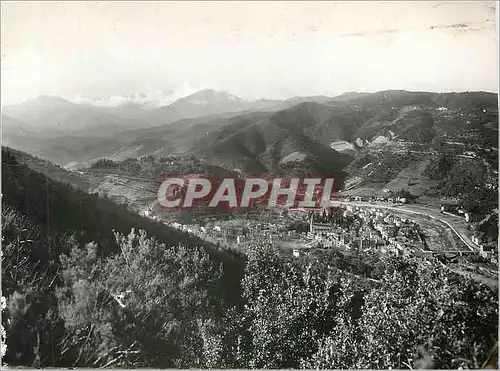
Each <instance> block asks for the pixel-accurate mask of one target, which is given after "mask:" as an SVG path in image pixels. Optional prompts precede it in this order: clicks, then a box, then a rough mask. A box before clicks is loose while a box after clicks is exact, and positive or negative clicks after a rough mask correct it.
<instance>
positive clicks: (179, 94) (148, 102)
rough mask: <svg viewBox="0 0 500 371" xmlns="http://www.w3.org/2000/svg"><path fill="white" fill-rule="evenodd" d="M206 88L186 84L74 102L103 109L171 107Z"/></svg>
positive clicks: (79, 99) (77, 98) (77, 99)
mask: <svg viewBox="0 0 500 371" xmlns="http://www.w3.org/2000/svg"><path fill="white" fill-rule="evenodd" d="M205 88H206V87H204V86H191V85H190V84H189V83H187V82H186V83H184V84H183V85H182V86H181V87H180V88H179V89H176V90H173V91H172V90H154V91H150V92H147V93H133V94H127V95H115V96H110V97H106V98H98V99H89V98H85V97H82V96H77V97H75V98H74V99H73V100H72V101H73V102H74V103H79V104H91V105H94V106H101V107H118V106H124V105H128V104H137V105H141V106H144V107H145V108H157V107H161V106H166V105H169V104H171V103H173V102H175V101H176V100H178V99H180V98H183V97H186V96H188V95H191V94H193V93H195V92H197V91H200V90H203V89H205Z"/></svg>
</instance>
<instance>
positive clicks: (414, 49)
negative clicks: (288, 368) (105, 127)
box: [1, 1, 498, 106]
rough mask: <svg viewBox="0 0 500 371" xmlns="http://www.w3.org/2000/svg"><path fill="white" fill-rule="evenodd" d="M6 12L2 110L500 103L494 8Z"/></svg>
mask: <svg viewBox="0 0 500 371" xmlns="http://www.w3.org/2000/svg"><path fill="white" fill-rule="evenodd" d="M1 6H2V91H1V95H2V106H3V105H8V104H14V103H19V102H22V101H25V100H29V99H32V98H35V97H37V96H41V95H48V96H58V97H61V98H64V99H67V100H70V101H76V102H86V101H91V102H93V101H95V100H99V99H102V98H108V97H111V98H112V99H124V98H113V97H116V96H122V95H137V94H144V95H145V98H144V99H149V98H151V99H159V100H161V99H167V98H168V99H174V98H180V97H181V96H185V95H189V94H191V93H193V92H195V91H197V90H201V89H205V88H209V89H214V90H221V91H226V92H229V93H231V94H234V95H237V96H239V97H242V98H244V99H252V100H253V99H261V98H266V99H288V98H292V97H295V96H312V95H326V96H336V95H339V94H342V93H344V92H351V91H356V92H375V91H383V90H392V89H394V90H410V91H435V92H452V91H454V92H460V91H487V92H493V93H498V61H497V53H498V46H497V41H496V38H497V32H496V29H495V27H496V15H495V8H494V6H495V2H492V1H485V2H481V1H473V2H472V1H469V2H431V3H429V2H418V3H411V2H386V3H380V2H378V3H372V2H350V3H346V2H329V3H325V2H307V3H306V2H292V3H287V2H254V3H252V2H245V3H243V2H185V3H179V2H169V3H161V2H138V3H121V2H109V3H104V2H103V3H84V2H79V3H77V2H73V3H72V2H67V3H63V2H52V3H35V2H32V3H28V2H2V5H1ZM166 91H173V92H174V93H173V96H171V97H168V94H166V93H165V92H166ZM131 99H132V98H131ZM134 99H137V97H136V98H134ZM141 99H142V98H141Z"/></svg>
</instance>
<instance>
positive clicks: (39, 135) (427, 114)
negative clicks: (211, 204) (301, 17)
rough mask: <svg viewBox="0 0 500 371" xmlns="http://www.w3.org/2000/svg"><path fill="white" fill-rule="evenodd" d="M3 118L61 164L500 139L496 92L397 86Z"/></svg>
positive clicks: (300, 164) (342, 159) (17, 140)
mask: <svg viewBox="0 0 500 371" xmlns="http://www.w3.org/2000/svg"><path fill="white" fill-rule="evenodd" d="M132 113H133V116H135V118H132V117H131V116H132ZM42 125H43V126H42ZM2 126H3V140H4V143H5V144H6V145H9V146H11V147H13V148H18V149H21V150H25V151H28V152H31V153H34V154H36V155H38V156H41V157H43V158H47V159H49V160H51V161H54V162H56V163H58V164H60V165H68V164H69V163H73V164H74V165H75V166H76V165H78V164H80V165H82V164H83V165H84V164H85V163H87V165H88V164H90V163H91V162H92V161H95V160H97V159H99V158H103V157H106V158H110V159H114V160H123V159H125V158H128V157H136V158H137V157H140V156H144V155H150V154H153V155H157V156H166V155H170V154H176V153H177V154H192V155H196V156H197V157H200V158H202V159H204V160H206V161H208V162H211V163H214V164H217V165H220V166H226V167H228V168H230V169H233V170H234V169H238V170H240V171H243V172H266V171H278V172H279V171H285V172H286V171H288V170H290V168H291V167H293V168H298V169H301V168H302V169H305V170H307V171H317V172H319V171H321V172H325V171H327V172H333V173H338V172H339V171H341V170H342V169H344V168H345V167H346V166H347V165H348V164H349V163H350V162H351V161H352V160H353V159H354V158H356V157H359V153H360V151H363V148H369V149H372V150H380V149H383V148H393V147H394V146H399V147H401V146H402V147H405V148H406V147H407V146H408V145H416V144H418V145H419V146H424V147H425V148H430V147H431V146H435V145H437V144H439V143H444V142H459V143H461V144H463V145H467V146H483V147H488V146H491V147H496V148H498V96H497V95H496V94H492V93H486V92H466V93H443V94H439V93H428V92H408V91H396V90H393V91H383V92H378V93H355V92H350V93H345V94H342V95H340V96H337V97H332V98H329V97H324V96H315V97H297V98H292V99H289V100H285V101H273V100H260V101H245V100H243V99H241V98H239V97H236V96H234V95H232V94H229V93H225V92H217V91H214V90H202V91H199V92H197V93H194V94H192V95H189V96H187V97H184V98H181V99H179V100H177V101H175V102H174V103H172V104H170V105H168V106H164V107H160V108H156V109H152V110H151V109H145V108H143V107H141V106H140V105H133V104H127V105H120V106H117V107H96V106H89V105H82V104H75V103H71V102H68V101H66V100H64V99H61V98H56V97H39V98H37V99H35V100H31V101H27V102H24V103H22V104H19V105H15V106H8V107H5V108H4V110H3V115H2ZM41 127H43V128H44V129H43V130H41ZM391 146H392V147H391ZM399 147H398V148H399ZM393 149H394V148H393ZM394 150H396V149H394ZM397 150H401V148H399V149H397Z"/></svg>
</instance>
